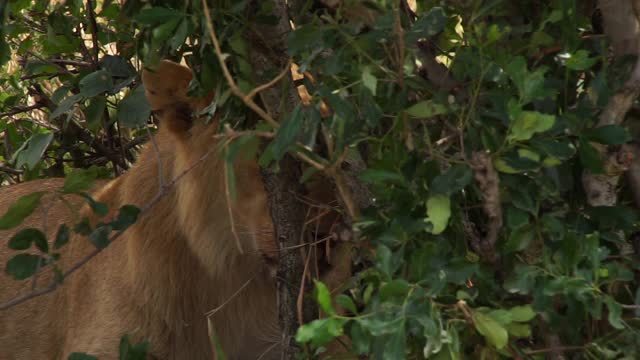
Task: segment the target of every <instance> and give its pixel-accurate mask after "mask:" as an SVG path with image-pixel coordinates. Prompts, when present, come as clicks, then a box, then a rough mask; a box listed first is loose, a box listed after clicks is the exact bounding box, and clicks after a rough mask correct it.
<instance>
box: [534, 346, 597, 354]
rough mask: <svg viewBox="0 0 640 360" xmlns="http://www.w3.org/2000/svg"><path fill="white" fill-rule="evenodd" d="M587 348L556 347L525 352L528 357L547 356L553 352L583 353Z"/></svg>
mask: <svg viewBox="0 0 640 360" xmlns="http://www.w3.org/2000/svg"><path fill="white" fill-rule="evenodd" d="M585 349H586V346H555V347H549V348H544V349H537V350H530V351H527V352H525V354H527V355H537V354H545V353H551V352H562V351H582V350H585Z"/></svg>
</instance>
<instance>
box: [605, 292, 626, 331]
mask: <svg viewBox="0 0 640 360" xmlns="http://www.w3.org/2000/svg"><path fill="white" fill-rule="evenodd" d="M605 304H607V309H609V324H611V326H613V327H614V328H616V329H624V328H625V326H624V324H623V323H622V306H621V305H620V304H618V303H617V302H616V301H615V300H614V299H613V298H612V297H611V296H607V297H606V299H605Z"/></svg>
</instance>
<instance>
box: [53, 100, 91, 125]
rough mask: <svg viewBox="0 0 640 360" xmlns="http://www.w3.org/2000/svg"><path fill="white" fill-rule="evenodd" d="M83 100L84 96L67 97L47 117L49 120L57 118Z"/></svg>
mask: <svg viewBox="0 0 640 360" xmlns="http://www.w3.org/2000/svg"><path fill="white" fill-rule="evenodd" d="M83 99H84V96H82V95H81V94H76V95H72V96H69V97H68V98H66V99H64V100H63V101H62V102H61V103H60V104H59V105H58V107H57V108H56V109H55V110H53V112H52V113H51V115H49V120H53V119H55V118H57V117H58V116H60V115H62V114H64V113H66V112H67V111H69V110H71V108H72V107H73V105H75V104H77V103H79V102H80V101H82V100H83Z"/></svg>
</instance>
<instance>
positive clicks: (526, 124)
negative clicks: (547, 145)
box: [507, 111, 556, 142]
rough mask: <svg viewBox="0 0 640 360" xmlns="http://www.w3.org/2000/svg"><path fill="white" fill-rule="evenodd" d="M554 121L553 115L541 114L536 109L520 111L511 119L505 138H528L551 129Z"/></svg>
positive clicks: (517, 139) (513, 140)
mask: <svg viewBox="0 0 640 360" xmlns="http://www.w3.org/2000/svg"><path fill="white" fill-rule="evenodd" d="M555 122H556V117H555V115H547V114H542V113H539V112H537V111H522V112H520V115H519V116H518V117H517V118H516V119H514V120H513V122H512V124H511V129H510V131H509V135H507V140H508V141H509V142H516V141H523V140H529V139H531V137H532V136H533V135H534V134H536V133H540V132H544V131H547V130H549V129H551V128H552V127H553V125H554V124H555Z"/></svg>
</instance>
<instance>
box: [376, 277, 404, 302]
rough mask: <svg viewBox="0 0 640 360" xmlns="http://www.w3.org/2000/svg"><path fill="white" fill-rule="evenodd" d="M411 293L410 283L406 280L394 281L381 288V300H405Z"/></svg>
mask: <svg viewBox="0 0 640 360" xmlns="http://www.w3.org/2000/svg"><path fill="white" fill-rule="evenodd" d="M408 292H409V283H407V281H406V280H404V279H394V280H392V281H391V282H388V283H386V284H384V285H383V286H382V287H381V288H380V300H382V301H387V300H389V299H391V298H394V297H395V298H405V297H406V296H407V293H408Z"/></svg>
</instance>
